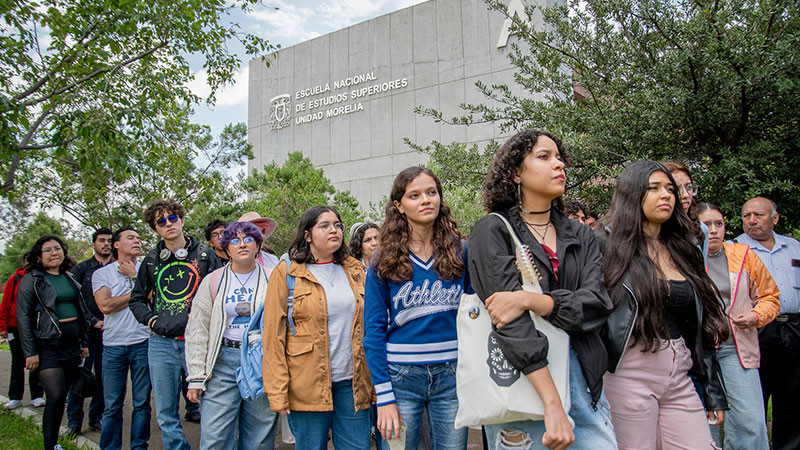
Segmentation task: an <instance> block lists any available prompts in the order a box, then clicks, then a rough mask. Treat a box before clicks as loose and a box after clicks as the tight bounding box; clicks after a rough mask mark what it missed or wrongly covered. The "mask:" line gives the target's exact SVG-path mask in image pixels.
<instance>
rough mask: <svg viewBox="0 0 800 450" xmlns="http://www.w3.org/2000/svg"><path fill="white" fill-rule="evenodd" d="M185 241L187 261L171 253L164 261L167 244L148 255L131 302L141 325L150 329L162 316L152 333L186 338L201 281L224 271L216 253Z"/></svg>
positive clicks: (191, 239) (132, 310)
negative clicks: (216, 272) (156, 317)
mask: <svg viewBox="0 0 800 450" xmlns="http://www.w3.org/2000/svg"><path fill="white" fill-rule="evenodd" d="M184 238H185V239H186V246H185V247H184V248H185V249H186V250H187V252H188V255H187V257H186V258H184V259H183V260H180V259H178V258H177V257H176V256H175V255H174V254H173V253H171V252H169V256H167V257H166V259H161V255H162V252H165V251H168V250H167V249H166V247H165V246H164V241H163V240H162V241H159V242H158V244H156V248H154V249H153V250H152V251H150V253H148V254H147V256H146V257H145V259H144V261H143V262H142V264H141V265H140V266H139V272H138V273H137V275H136V284H134V286H133V291H131V298H130V301H129V302H128V307H129V308H130V310H131V312H132V313H133V315H134V317H136V320H138V321H139V323H141V324H142V325H145V326H148V325H149V322H150V319H152V318H153V317H155V316H158V319H156V321H155V322H154V323H153V325H152V326H151V327H150V329H151V330H152V331H153V333H156V334H158V335H161V336H165V337H171V338H175V337H180V336H183V333H184V331H185V330H186V322H187V321H188V320H189V311H190V310H191V307H192V299H193V298H194V296H195V294H196V293H197V288H198V287H199V286H200V280H202V279H203V277H205V276H206V275H207V274H209V273H211V272H213V271H214V270H216V269H217V268H219V267H221V265H220V263H219V259H217V255H216V254H215V253H214V251H213V250H211V249H210V248H209V247H207V246H206V245H204V244H200V243H199V242H198V241H197V239H195V238H194V237H192V236H184ZM164 254H165V255H166V253H164Z"/></svg>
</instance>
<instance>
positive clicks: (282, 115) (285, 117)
mask: <svg viewBox="0 0 800 450" xmlns="http://www.w3.org/2000/svg"><path fill="white" fill-rule="evenodd" d="M269 105H270V111H269V123H270V126H271V127H272V129H273V130H280V129H281V128H283V127H286V126H289V124H290V123H291V121H292V96H291V95H289V94H283V95H278V96H275V97H272V99H271V100H270V101H269Z"/></svg>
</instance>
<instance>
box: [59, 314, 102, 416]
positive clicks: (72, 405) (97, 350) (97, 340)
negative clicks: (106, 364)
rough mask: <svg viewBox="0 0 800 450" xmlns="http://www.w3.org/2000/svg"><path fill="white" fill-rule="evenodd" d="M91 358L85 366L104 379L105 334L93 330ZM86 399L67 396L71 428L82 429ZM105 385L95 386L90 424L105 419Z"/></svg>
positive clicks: (98, 384)
mask: <svg viewBox="0 0 800 450" xmlns="http://www.w3.org/2000/svg"><path fill="white" fill-rule="evenodd" d="M88 342H89V343H88V345H89V357H88V358H86V361H84V363H83V364H84V366H86V367H92V371H93V372H94V374H95V375H96V376H97V379H98V380H102V379H103V333H102V332H101V331H99V330H97V329H94V328H93V329H91V330H90V331H89V337H88ZM84 400H85V399H84V398H83V397H79V396H77V395H75V394H73V393H72V392H70V393H69V394H68V395H67V422H68V424H69V427H70V428H80V427H81V426H82V425H83V403H84ZM104 409H105V405H104V404H103V383H97V384H95V392H94V395H93V396H92V400H91V401H89V422H99V421H101V420H102V419H103V410H104Z"/></svg>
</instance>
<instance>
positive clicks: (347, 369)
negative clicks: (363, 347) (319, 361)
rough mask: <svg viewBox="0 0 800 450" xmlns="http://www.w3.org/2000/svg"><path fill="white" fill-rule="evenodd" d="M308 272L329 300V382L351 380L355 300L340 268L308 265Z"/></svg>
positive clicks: (338, 266)
mask: <svg viewBox="0 0 800 450" xmlns="http://www.w3.org/2000/svg"><path fill="white" fill-rule="evenodd" d="M308 270H310V271H311V273H312V274H313V275H314V278H316V279H317V281H319V282H320V284H321V285H322V287H323V288H324V289H325V297H326V298H327V300H328V339H329V342H330V345H329V346H328V351H329V354H330V360H331V382H334V383H335V382H337V381H343V380H350V379H352V378H353V341H352V332H353V331H352V330H353V314H355V310H356V298H355V295H353V289H352V288H351V287H350V283H349V282H348V281H347V274H345V273H344V269H343V268H342V266H341V265H340V264H334V263H327V264H309V265H308Z"/></svg>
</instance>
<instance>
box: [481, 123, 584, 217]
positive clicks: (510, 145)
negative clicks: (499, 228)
mask: <svg viewBox="0 0 800 450" xmlns="http://www.w3.org/2000/svg"><path fill="white" fill-rule="evenodd" d="M540 136H545V137H548V138H550V139H552V140H553V142H555V143H556V148H558V152H559V153H560V154H561V159H562V161H564V164H565V165H567V166H569V157H568V156H567V151H566V149H565V148H564V144H563V143H562V142H561V138H559V137H558V136H556V135H555V134H553V133H551V132H549V131H546V130H539V129H536V128H529V129H527V130H523V131H520V132H519V133H517V134H515V135H514V136H511V138H509V140H507V141H506V142H505V144H503V145H502V146H501V147H500V148H499V149H498V150H497V153H496V154H495V155H494V159H493V160H492V164H491V165H489V171H488V172H486V183H485V184H484V187H483V205H484V206H485V207H486V210H487V211H488V212H499V211H505V210H507V209H508V208H510V207H512V206H514V205H518V204H519V200H520V199H519V191H518V190H517V189H518V188H517V183H514V177H516V176H517V169H519V167H520V166H521V165H522V162H523V161H524V160H525V157H526V156H528V153H530V152H531V150H533V147H534V146H535V145H536V141H538V140H539V137H540ZM552 208H553V209H557V210H562V209H564V201H563V200H562V199H561V197H558V198H556V199H554V200H553V202H552Z"/></svg>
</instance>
